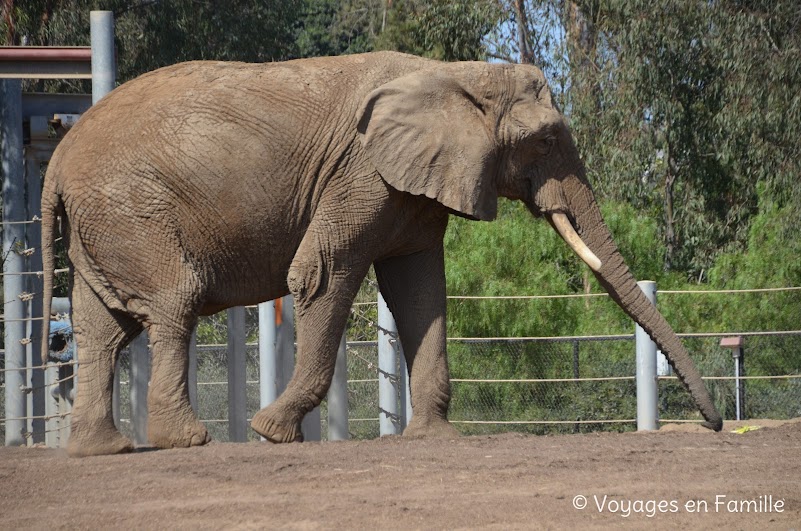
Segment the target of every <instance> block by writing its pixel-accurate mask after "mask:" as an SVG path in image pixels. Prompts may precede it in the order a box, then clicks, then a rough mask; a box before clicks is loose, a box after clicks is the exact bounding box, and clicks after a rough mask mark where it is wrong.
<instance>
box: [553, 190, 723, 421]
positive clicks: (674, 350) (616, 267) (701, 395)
mask: <svg viewBox="0 0 801 531" xmlns="http://www.w3.org/2000/svg"><path fill="white" fill-rule="evenodd" d="M563 185H564V196H563V197H565V198H566V200H567V201H568V205H567V206H568V210H569V212H570V213H571V215H572V217H573V221H574V223H575V226H576V229H578V233H579V234H580V239H581V240H582V241H583V243H584V244H586V247H587V248H588V251H589V252H590V254H591V255H594V256H595V257H596V260H597V261H598V262H600V266H599V267H596V266H598V262H593V261H591V260H589V261H588V260H587V259H586V258H585V256H586V253H585V256H582V254H581V253H579V256H582V258H583V259H585V261H587V262H588V265H589V266H590V267H591V268H592V269H593V273H594V274H595V276H596V278H597V279H598V281H599V282H600V283H601V285H603V287H604V288H605V289H606V290H607V292H608V293H609V295H610V296H611V297H612V299H614V301H615V302H616V303H617V304H618V305H619V306H620V307H621V309H623V311H624V312H626V314H628V315H629V316H630V317H631V318H632V319H633V320H634V321H636V322H637V323H638V324H639V325H640V326H641V327H642V328H643V330H645V331H646V332H647V333H648V335H649V336H651V338H652V339H653V341H654V343H656V344H657V346H658V347H659V348H660V349H661V351H662V353H663V354H664V355H665V357H666V358H667V359H668V361H669V362H670V364H671V366H672V367H673V369H674V371H675V373H676V375H677V376H678V378H679V380H680V381H681V382H682V384H683V385H684V387H685V388H687V390H688V391H689V392H690V395H691V396H692V397H693V399H694V400H695V403H696V405H697V406H698V408H699V410H700V411H701V414H702V415H703V416H704V418H705V419H706V422H704V423H703V425H704V426H705V427H707V428H709V429H712V430H715V431H720V430H721V428H722V427H723V420H722V418H721V416H720V413H719V412H718V411H717V409H716V408H715V405H714V403H713V402H712V399H711V397H710V395H709V392H708V391H707V389H706V386H705V385H704V382H703V380H702V379H701V375H700V374H699V372H698V369H697V368H696V367H695V364H694V363H693V361H692V359H691V358H690V355H689V353H688V352H687V350H686V349H685V348H684V346H683V345H682V343H681V340H680V339H679V338H678V336H676V334H675V332H674V331H673V329H672V328H671V327H670V325H669V324H668V323H667V321H666V320H665V318H664V317H663V316H662V314H661V313H659V311H658V310H657V309H656V307H655V306H654V305H653V304H652V303H651V302H650V301H649V300H648V299H647V298H646V297H645V294H644V293H643V292H642V290H641V289H640V287H639V286H638V285H637V282H636V280H635V279H634V277H633V276H632V274H631V272H630V271H629V268H628V266H627V265H626V263H625V262H624V261H623V257H622V256H621V255H620V251H619V250H618V248H617V246H616V245H615V243H614V241H613V239H612V235H611V233H610V232H609V229H608V228H607V226H606V224H605V223H604V221H603V218H602V217H601V212H600V209H599V208H598V204H597V203H596V201H595V198H594V195H593V193H592V190H591V189H590V186H589V185H588V184H587V183H586V181H585V180H584V179H582V178H579V177H578V176H574V175H571V176H568V177H567V178H566V179H565V180H564V181H563ZM554 217H558V215H554V214H551V215H550V216H549V219H550V221H551V223H552V224H554V226H557V224H558V223H559V221H554ZM557 230H558V229H557ZM560 233H561V231H560ZM563 237H565V236H564V235H563ZM565 239H566V240H567V238H566V237H565ZM571 247H572V245H571ZM574 249H575V247H574ZM577 252H578V251H577Z"/></svg>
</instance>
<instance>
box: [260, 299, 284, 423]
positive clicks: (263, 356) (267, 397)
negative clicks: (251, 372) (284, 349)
mask: <svg viewBox="0 0 801 531" xmlns="http://www.w3.org/2000/svg"><path fill="white" fill-rule="evenodd" d="M277 332H278V330H277V327H276V325H275V301H267V302H262V303H261V304H259V407H261V408H265V407H267V406H269V405H270V404H272V403H273V402H275V399H276V398H278V395H279V394H281V388H280V382H279V379H280V378H279V375H280V374H281V371H280V367H279V366H278V355H277V352H276V350H277V346H276V341H277Z"/></svg>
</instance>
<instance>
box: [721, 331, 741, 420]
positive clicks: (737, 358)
mask: <svg viewBox="0 0 801 531" xmlns="http://www.w3.org/2000/svg"><path fill="white" fill-rule="evenodd" d="M720 346H721V347H723V348H728V349H731V357H732V359H733V360H734V415H735V420H744V419H745V381H744V380H743V376H745V356H744V354H743V337H742V336H734V337H724V338H723V339H721V340H720Z"/></svg>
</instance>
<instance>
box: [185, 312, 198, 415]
mask: <svg viewBox="0 0 801 531" xmlns="http://www.w3.org/2000/svg"><path fill="white" fill-rule="evenodd" d="M186 375H187V385H188V386H189V389H188V390H189V405H191V406H192V411H194V412H195V415H197V414H198V413H197V411H198V409H197V408H198V405H197V325H195V327H194V328H193V329H192V336H191V337H190V338H189V367H188V369H187V372H186Z"/></svg>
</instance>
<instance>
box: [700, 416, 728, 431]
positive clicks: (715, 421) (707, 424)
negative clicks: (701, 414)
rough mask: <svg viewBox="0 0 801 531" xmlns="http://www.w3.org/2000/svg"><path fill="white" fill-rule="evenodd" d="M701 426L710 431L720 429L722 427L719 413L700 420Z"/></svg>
mask: <svg viewBox="0 0 801 531" xmlns="http://www.w3.org/2000/svg"><path fill="white" fill-rule="evenodd" d="M701 426H703V427H704V428H707V429H709V430H712V431H720V430H722V429H723V419H722V418H721V417H720V415H717V416H716V417H714V418H712V419H709V420H706V421H704V422H702V423H701Z"/></svg>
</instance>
